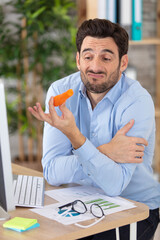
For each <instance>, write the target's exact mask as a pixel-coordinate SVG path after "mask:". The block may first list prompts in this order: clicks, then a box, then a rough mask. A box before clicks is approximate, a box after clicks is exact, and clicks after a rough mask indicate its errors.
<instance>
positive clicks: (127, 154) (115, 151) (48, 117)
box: [28, 97, 148, 163]
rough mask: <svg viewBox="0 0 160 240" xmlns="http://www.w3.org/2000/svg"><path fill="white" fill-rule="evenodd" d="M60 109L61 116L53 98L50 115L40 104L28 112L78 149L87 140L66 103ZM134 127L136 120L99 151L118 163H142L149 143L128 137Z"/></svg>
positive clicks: (50, 103)
mask: <svg viewBox="0 0 160 240" xmlns="http://www.w3.org/2000/svg"><path fill="white" fill-rule="evenodd" d="M59 108H60V110H61V112H62V115H61V116H58V115H57V112H56V110H55V108H54V106H53V97H51V98H50V101H49V113H44V112H43V110H42V108H41V105H40V104H39V103H37V104H36V105H35V106H34V107H33V108H32V107H29V108H28V110H29V111H30V113H31V114H32V115H33V116H34V117H35V118H36V119H38V120H40V121H45V122H47V123H49V124H50V125H51V126H53V127H55V128H57V129H59V130H60V131H61V132H63V133H64V134H65V135H66V136H67V138H68V139H69V140H70V142H71V144H72V146H73V148H74V149H78V148H80V147H81V146H82V145H83V144H84V143H85V141H86V138H85V136H84V135H83V134H82V133H81V132H80V131H79V129H78V127H77V126H76V123H75V119H74V116H73V114H72V112H71V111H70V110H69V109H68V108H67V107H66V105H65V103H64V104H62V105H61V106H60V107H59ZM133 125H134V120H131V121H130V122H129V123H127V124H126V125H125V126H124V127H123V128H121V129H120V130H119V131H118V132H117V133H116V135H115V136H114V137H113V139H112V140H111V141H110V142H109V143H106V144H103V145H100V146H99V147H98V148H97V149H98V150H99V151H100V152H101V153H103V154H104V155H106V156H108V157H109V158H110V159H112V160H113V161H115V162H118V163H141V162H142V161H143V155H144V146H147V145H148V142H147V141H146V140H145V139H144V138H138V137H128V136H126V133H127V132H128V131H129V130H130V129H131V128H132V126H133Z"/></svg>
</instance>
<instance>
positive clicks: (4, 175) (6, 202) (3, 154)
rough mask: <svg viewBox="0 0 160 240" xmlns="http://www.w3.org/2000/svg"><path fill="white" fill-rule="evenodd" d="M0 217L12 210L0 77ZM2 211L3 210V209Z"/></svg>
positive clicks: (4, 114) (4, 106) (3, 96)
mask: <svg viewBox="0 0 160 240" xmlns="http://www.w3.org/2000/svg"><path fill="white" fill-rule="evenodd" d="M0 206H1V208H0V218H1V215H2V214H3V213H2V211H3V210H5V211H6V212H8V211H11V210H14V209H15V204H14V197H13V177H12V168H11V155H10V144H9V134H8V123H7V112H6V103H5V93H4V84H3V81H2V80H1V79H0ZM3 212H4V211H3Z"/></svg>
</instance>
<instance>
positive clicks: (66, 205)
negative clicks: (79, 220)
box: [58, 202, 72, 209]
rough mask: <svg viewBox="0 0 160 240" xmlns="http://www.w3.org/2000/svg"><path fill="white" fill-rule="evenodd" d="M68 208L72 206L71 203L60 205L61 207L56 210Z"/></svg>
mask: <svg viewBox="0 0 160 240" xmlns="http://www.w3.org/2000/svg"><path fill="white" fill-rule="evenodd" d="M69 206H72V202H70V203H67V204H64V205H62V206H59V207H58V208H59V209H62V208H64V207H69Z"/></svg>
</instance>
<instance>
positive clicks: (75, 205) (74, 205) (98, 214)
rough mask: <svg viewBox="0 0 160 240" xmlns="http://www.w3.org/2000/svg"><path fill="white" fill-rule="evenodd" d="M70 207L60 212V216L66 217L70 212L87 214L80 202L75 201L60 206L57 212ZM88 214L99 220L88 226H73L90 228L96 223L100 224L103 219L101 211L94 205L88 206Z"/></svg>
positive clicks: (85, 208)
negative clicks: (68, 208)
mask: <svg viewBox="0 0 160 240" xmlns="http://www.w3.org/2000/svg"><path fill="white" fill-rule="evenodd" d="M70 206H71V209H70V210H66V211H64V212H62V213H61V216H67V214H68V213H69V212H70V211H74V212H76V213H78V214H84V213H86V212H87V206H86V204H85V203H84V202H82V201H81V200H75V201H73V202H70V203H67V204H65V205H62V206H60V207H59V210H62V209H63V208H66V207H70ZM90 213H91V214H92V215H93V216H94V217H96V218H99V220H98V221H96V222H94V223H92V224H90V225H88V226H84V225H80V224H78V223H76V224H75V225H76V226H79V227H83V228H87V227H91V226H93V225H95V224H96V223H98V222H100V221H101V220H102V219H103V218H104V216H105V214H104V211H103V209H102V208H101V207H100V206H99V205H98V204H96V203H94V204H92V205H90Z"/></svg>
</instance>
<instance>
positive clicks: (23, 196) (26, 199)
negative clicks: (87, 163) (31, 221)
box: [13, 175, 44, 207]
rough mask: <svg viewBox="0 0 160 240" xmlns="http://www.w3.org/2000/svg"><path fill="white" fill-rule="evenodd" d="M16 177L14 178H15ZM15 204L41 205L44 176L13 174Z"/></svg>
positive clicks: (21, 205)
mask: <svg viewBox="0 0 160 240" xmlns="http://www.w3.org/2000/svg"><path fill="white" fill-rule="evenodd" d="M15 178H16V179H15ZM13 183H14V199H15V206H20V207H43V206H44V178H43V177H36V176H27V175H16V176H14V181H13Z"/></svg>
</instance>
